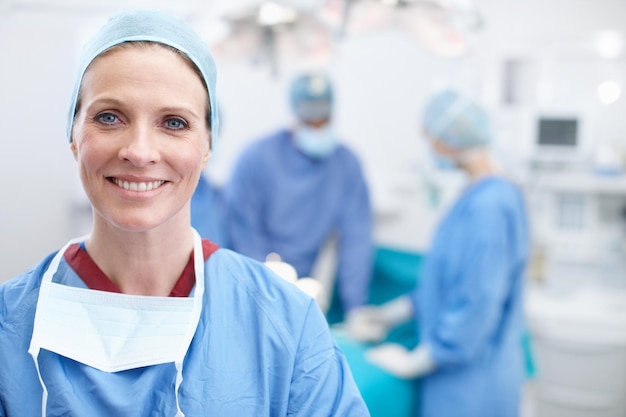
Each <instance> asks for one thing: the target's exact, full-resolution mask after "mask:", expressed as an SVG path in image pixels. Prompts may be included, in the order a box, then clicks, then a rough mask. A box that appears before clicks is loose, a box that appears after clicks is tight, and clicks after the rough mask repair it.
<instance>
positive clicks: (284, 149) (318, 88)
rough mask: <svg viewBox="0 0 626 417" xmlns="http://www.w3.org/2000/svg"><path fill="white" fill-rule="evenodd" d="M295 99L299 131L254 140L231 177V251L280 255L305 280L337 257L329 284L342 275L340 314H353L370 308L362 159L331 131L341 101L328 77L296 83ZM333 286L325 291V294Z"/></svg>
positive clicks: (368, 219) (368, 216) (369, 221)
mask: <svg viewBox="0 0 626 417" xmlns="http://www.w3.org/2000/svg"><path fill="white" fill-rule="evenodd" d="M289 99H290V103H291V108H292V110H293V113H294V116H295V119H296V120H295V126H294V127H293V128H284V129H280V130H278V131H277V132H275V133H273V134H271V135H270V136H269V137H265V138H261V139H259V140H256V141H254V142H253V143H252V144H251V145H249V147H248V148H247V149H245V150H244V151H243V152H242V155H241V156H240V158H239V160H238V161H237V163H236V166H235V168H234V170H233V173H232V175H231V179H230V181H229V184H228V186H227V187H228V188H227V201H228V216H229V238H230V240H231V245H232V249H234V250H235V251H238V252H240V253H243V254H245V255H248V256H251V257H252V258H255V259H258V260H265V259H266V257H267V256H268V255H269V254H277V255H278V256H279V257H280V259H281V260H282V261H283V262H286V263H288V264H291V265H292V266H293V267H294V268H295V269H296V271H297V273H298V276H299V277H309V276H312V275H313V276H314V275H315V272H314V271H315V266H316V265H319V264H320V263H318V262H319V260H320V259H322V258H323V256H322V255H321V254H322V253H331V254H334V255H335V256H336V260H337V262H336V268H335V269H334V270H333V271H331V273H330V275H332V276H331V277H330V281H332V280H334V279H335V277H336V285H337V293H338V297H337V298H338V299H339V301H340V304H341V307H340V308H338V310H340V311H341V313H344V314H346V315H348V316H349V313H350V311H351V310H352V309H354V308H355V307H357V306H361V305H363V304H365V303H366V302H367V300H368V295H369V285H370V281H371V275H372V263H373V243H372V228H373V215H372V207H371V203H370V198H369V191H368V187H367V184H366V181H365V177H364V173H363V170H362V167H361V164H360V162H359V159H358V157H357V156H356V154H355V153H354V152H353V151H352V150H350V149H349V148H348V147H347V146H346V145H344V144H341V143H340V141H339V139H338V137H337V135H336V133H335V132H334V130H333V125H332V116H333V105H334V102H335V100H336V98H335V92H334V89H333V85H332V83H331V79H330V78H329V76H328V75H326V74H324V73H320V72H310V73H304V74H301V75H299V76H297V77H295V78H294V79H293V80H292V82H291V85H290V91H289ZM327 242H335V245H334V246H333V245H330V247H334V248H335V249H334V250H331V251H328V252H327V251H326V250H325V248H327V247H329V246H328V245H327ZM331 269H332V268H331ZM314 278H318V277H316V276H314ZM321 280H322V281H329V280H328V278H322V279H321ZM327 285H328V284H327ZM333 288H334V284H333V285H332V287H331V288H328V287H326V291H327V293H329V294H330V293H332V290H333ZM341 313H339V314H338V315H341Z"/></svg>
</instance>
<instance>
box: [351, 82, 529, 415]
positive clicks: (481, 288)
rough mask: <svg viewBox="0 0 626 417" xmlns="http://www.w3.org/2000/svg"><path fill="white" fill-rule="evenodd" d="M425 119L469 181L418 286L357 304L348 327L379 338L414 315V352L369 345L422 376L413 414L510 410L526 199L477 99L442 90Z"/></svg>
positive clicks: (378, 359)
mask: <svg viewBox="0 0 626 417" xmlns="http://www.w3.org/2000/svg"><path fill="white" fill-rule="evenodd" d="M423 127H424V131H425V134H426V136H427V137H428V139H429V141H430V145H431V148H432V150H433V151H434V157H435V158H437V160H438V161H439V166H442V167H444V166H448V167H450V166H457V167H458V168H460V169H461V170H463V171H464V172H465V173H466V174H467V176H468V177H469V180H470V182H469V185H468V186H467V187H466V189H464V190H463V192H462V193H461V195H460V197H459V198H458V200H457V201H456V202H455V204H454V205H453V206H452V207H451V209H450V210H449V212H448V213H447V214H446V216H445V217H444V218H443V220H442V222H441V224H440V225H439V226H438V228H437V230H436V232H435V235H434V240H433V242H432V246H431V248H430V250H429V252H428V253H427V255H426V260H425V264H424V269H423V270H422V273H421V275H420V278H419V284H418V287H417V289H416V290H415V292H414V293H413V294H411V295H406V296H402V297H400V298H397V299H395V300H392V301H389V302H388V303H386V304H383V305H381V306H366V307H363V308H361V309H360V311H357V312H355V320H354V322H355V323H359V326H353V327H352V328H348V330H351V333H350V334H351V335H352V337H354V338H356V339H359V340H363V341H370V342H375V341H380V340H382V339H384V338H385V337H386V334H387V332H388V331H389V330H390V329H391V328H393V327H395V326H397V325H399V324H400V323H402V322H405V321H407V320H409V319H410V318H413V317H414V318H416V320H417V323H418V327H419V329H418V330H419V340H420V341H419V344H418V345H417V346H416V347H415V348H414V349H413V350H407V349H406V348H404V347H403V346H400V345H397V344H393V343H383V344H381V345H378V346H376V347H373V348H371V349H370V350H368V351H367V353H366V358H367V359H368V360H369V361H370V362H372V363H374V364H376V365H378V366H379V367H381V368H383V369H384V370H386V371H388V372H389V373H391V374H393V375H396V376H398V377H400V378H418V377H421V378H422V383H421V395H420V397H419V400H418V401H417V403H418V407H419V409H418V410H416V414H415V415H416V416H421V417H514V416H517V415H518V413H519V411H518V410H519V406H520V390H521V384H522V381H523V377H524V358H523V349H522V338H523V331H524V323H523V310H522V307H523V306H522V294H523V287H524V273H525V267H526V264H527V260H528V256H529V230H528V220H527V214H526V208H525V202H524V197H523V194H522V192H521V191H520V189H518V187H517V186H516V185H515V184H513V183H512V182H510V181H509V180H507V179H506V177H505V176H504V175H503V174H502V173H501V172H499V169H498V168H497V167H496V165H495V163H494V161H493V160H492V159H491V158H490V154H489V151H488V145H489V143H490V142H491V141H492V132H491V129H490V126H489V118H488V116H487V114H486V112H485V110H484V109H483V108H482V107H481V106H480V105H479V104H477V103H476V102H475V101H473V100H472V99H470V98H469V97H466V96H464V95H461V94H460V93H458V92H456V91H452V90H446V91H443V92H441V93H439V94H436V95H435V96H434V97H432V99H431V100H430V101H429V102H428V104H427V106H426V109H425V112H424V115H423Z"/></svg>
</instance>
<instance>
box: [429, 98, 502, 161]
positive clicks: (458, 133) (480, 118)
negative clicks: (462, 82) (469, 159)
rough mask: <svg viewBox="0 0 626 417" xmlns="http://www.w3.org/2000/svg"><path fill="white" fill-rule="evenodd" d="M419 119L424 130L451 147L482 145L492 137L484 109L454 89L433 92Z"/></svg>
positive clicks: (465, 147)
mask: <svg viewBox="0 0 626 417" xmlns="http://www.w3.org/2000/svg"><path fill="white" fill-rule="evenodd" d="M422 120H423V125H424V129H425V131H426V133H428V134H429V135H430V136H432V137H434V138H435V139H438V140H440V141H442V142H443V143H445V144H446V145H448V146H450V147H452V148H454V149H468V148H476V147H484V146H487V145H488V144H489V143H490V142H491V140H492V132H491V126H490V123H489V118H488V116H487V113H486V112H485V110H484V109H483V108H482V107H481V106H479V105H478V104H477V103H476V102H474V101H473V100H471V99H470V98H469V97H466V96H464V95H462V94H460V93H458V92H456V91H453V90H444V91H442V92H439V93H437V94H435V95H434V96H433V97H432V98H431V99H430V100H429V102H428V103H427V105H426V110H425V111H424V114H423V119H422Z"/></svg>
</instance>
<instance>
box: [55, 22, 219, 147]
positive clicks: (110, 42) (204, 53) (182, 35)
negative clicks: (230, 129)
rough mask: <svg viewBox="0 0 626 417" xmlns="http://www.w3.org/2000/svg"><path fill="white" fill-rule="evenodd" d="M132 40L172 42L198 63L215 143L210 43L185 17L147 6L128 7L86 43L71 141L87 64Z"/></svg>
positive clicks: (216, 126)
mask: <svg viewBox="0 0 626 417" xmlns="http://www.w3.org/2000/svg"><path fill="white" fill-rule="evenodd" d="M132 41H151V42H156V43H161V44H164V45H168V46H171V47H172V48H175V49H177V50H179V51H181V52H182V53H184V54H185V55H186V56H187V57H189V59H190V60H191V61H192V62H193V63H194V64H195V65H196V66H197V67H198V69H199V70H200V73H201V74H202V77H203V78H204V83H205V84H206V86H207V92H208V94H209V104H210V106H211V136H212V139H211V142H212V143H213V145H215V141H216V140H217V137H218V131H219V130H218V129H219V116H218V106H217V99H216V95H215V83H216V76H217V69H216V67H215V61H214V60H213V56H212V55H211V51H210V50H209V47H208V45H207V44H206V43H205V42H204V41H203V40H202V39H201V38H200V37H199V36H198V34H197V33H196V32H195V31H194V30H193V29H192V28H191V26H189V25H188V24H187V23H185V22H184V21H183V20H181V19H179V18H177V17H174V16H170V15H168V14H166V13H164V12H160V11H147V10H133V11H125V12H121V13H119V14H117V15H115V16H113V17H111V18H110V19H109V21H108V22H107V23H106V24H105V25H104V26H103V27H102V28H100V30H99V31H98V32H97V33H96V34H95V35H94V36H93V37H92V38H91V39H90V40H89V41H88V42H87V43H86V44H85V46H84V47H83V50H82V52H81V56H80V60H79V66H78V73H77V75H76V79H75V81H74V91H73V94H72V99H71V103H70V108H69V114H68V123H67V137H68V139H69V141H70V142H71V141H72V125H73V124H74V116H75V113H76V101H77V99H78V91H79V89H80V84H81V82H82V79H83V76H84V74H85V71H86V70H87V67H89V64H91V62H92V61H93V60H94V59H96V58H97V57H98V56H99V55H100V54H102V53H103V52H105V51H106V50H108V49H109V48H111V47H113V46H115V45H118V44H120V43H124V42H132Z"/></svg>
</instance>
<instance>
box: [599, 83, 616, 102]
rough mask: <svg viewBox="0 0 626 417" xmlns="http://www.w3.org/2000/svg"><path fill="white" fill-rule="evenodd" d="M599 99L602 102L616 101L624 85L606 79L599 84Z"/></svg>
mask: <svg viewBox="0 0 626 417" xmlns="http://www.w3.org/2000/svg"><path fill="white" fill-rule="evenodd" d="M596 94H597V95H598V99H599V100H600V102H601V103H602V104H607V105H608V104H611V103H614V102H616V101H617V100H618V99H619V98H620V96H621V95H622V87H621V86H620V85H619V83H617V82H615V81H605V82H603V83H602V84H600V85H599V86H598V89H597V91H596Z"/></svg>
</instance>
